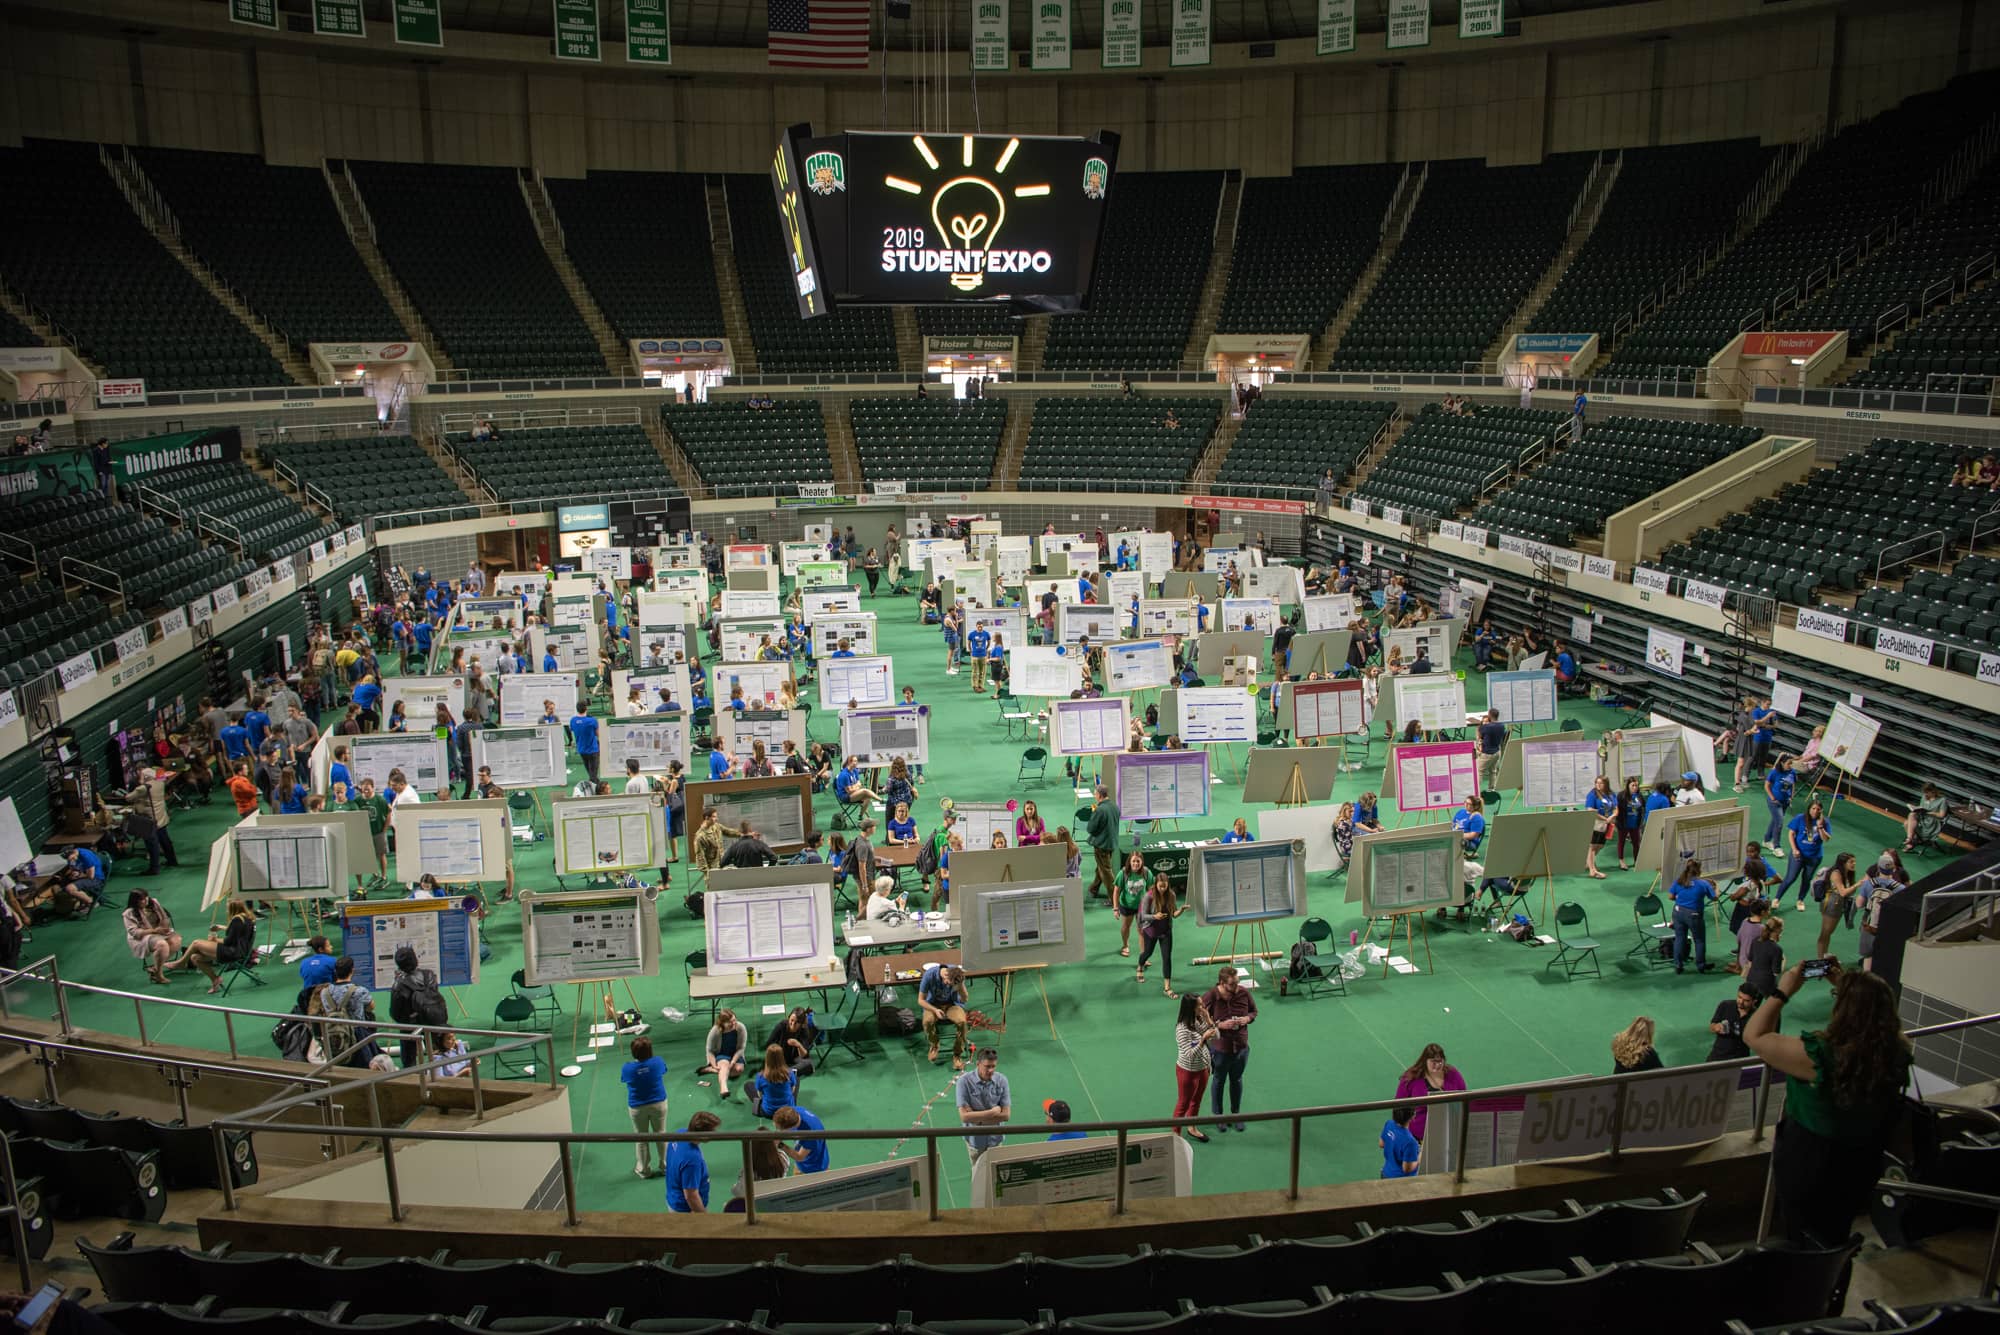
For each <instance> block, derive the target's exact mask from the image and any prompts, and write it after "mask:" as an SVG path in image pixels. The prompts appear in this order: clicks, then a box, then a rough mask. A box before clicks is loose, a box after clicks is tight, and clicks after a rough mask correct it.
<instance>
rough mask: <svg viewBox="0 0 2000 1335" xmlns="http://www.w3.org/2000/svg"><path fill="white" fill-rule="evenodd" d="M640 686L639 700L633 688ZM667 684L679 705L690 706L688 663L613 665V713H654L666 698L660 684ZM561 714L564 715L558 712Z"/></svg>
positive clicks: (691, 691)
mask: <svg viewBox="0 0 2000 1335" xmlns="http://www.w3.org/2000/svg"><path fill="white" fill-rule="evenodd" d="M634 686H637V687H638V688H639V703H638V704H637V705H636V706H635V705H633V704H632V703H631V701H632V688H633V687H634ZM662 686H664V687H666V688H667V693H668V694H669V695H671V696H672V698H673V702H674V706H675V708H676V709H681V710H684V709H687V708H688V702H689V701H691V700H692V699H694V688H693V686H692V685H691V684H690V681H689V678H688V669H687V664H685V663H674V664H672V665H670V666H668V667H656V668H613V669H612V670H611V705H612V711H611V712H612V713H613V714H615V715H617V716H618V717H619V718H636V717H640V716H642V715H646V714H651V713H653V712H654V711H655V710H656V709H658V708H659V705H660V701H661V699H662V698H663V697H662V696H661V694H660V688H661V687H662ZM557 717H562V715H560V714H558V715H557Z"/></svg>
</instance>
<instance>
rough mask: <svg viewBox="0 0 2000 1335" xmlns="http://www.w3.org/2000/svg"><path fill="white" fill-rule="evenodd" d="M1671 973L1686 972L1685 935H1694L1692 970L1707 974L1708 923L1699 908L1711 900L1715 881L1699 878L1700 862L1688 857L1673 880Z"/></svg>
mask: <svg viewBox="0 0 2000 1335" xmlns="http://www.w3.org/2000/svg"><path fill="white" fill-rule="evenodd" d="M1671 893H1672V894H1673V897H1674V972H1675V973H1685V972H1687V969H1686V964H1687V945H1688V937H1690V936H1692V937H1693V938H1694V966H1695V972H1696V973H1707V972H1708V969H1709V964H1708V922H1707V919H1706V918H1704V917H1703V915H1702V911H1703V910H1704V909H1705V908H1707V906H1708V905H1710V904H1713V903H1714V902H1715V883H1714V882H1713V881H1707V880H1704V879H1702V875H1701V864H1700V863H1699V862H1696V861H1695V860H1694V859H1693V858H1689V859H1688V860H1687V861H1686V862H1684V863H1682V864H1681V874H1680V875H1679V876H1678V877H1676V878H1675V879H1674V884H1673V889H1672V892H1671Z"/></svg>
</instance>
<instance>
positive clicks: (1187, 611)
mask: <svg viewBox="0 0 2000 1335" xmlns="http://www.w3.org/2000/svg"><path fill="white" fill-rule="evenodd" d="M1196 625H1197V618H1196V615H1195V610H1194V602H1193V600H1191V599H1188V598H1141V599H1140V600H1139V633H1140V634H1141V635H1178V636H1179V637H1181V638H1182V639H1187V638H1188V637H1189V636H1191V635H1193V634H1194V633H1195V626H1196Z"/></svg>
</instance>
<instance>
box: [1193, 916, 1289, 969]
mask: <svg viewBox="0 0 2000 1335" xmlns="http://www.w3.org/2000/svg"><path fill="white" fill-rule="evenodd" d="M1249 927H1250V933H1251V936H1250V949H1249V951H1248V952H1247V953H1246V952H1244V951H1241V950H1238V949H1237V947H1238V945H1240V944H1241V941H1242V934H1243V928H1244V924H1243V923H1240V922H1239V923H1228V924H1224V925H1223V926H1220V927H1217V928H1216V929H1215V944H1214V945H1213V946H1210V947H1209V952H1208V954H1206V955H1201V956H1198V957H1196V958H1195V959H1194V960H1193V961H1191V962H1192V963H1195V964H1234V963H1235V962H1236V961H1238V960H1275V959H1283V958H1284V956H1285V952H1284V951H1282V950H1273V949H1271V937H1270V933H1269V932H1268V931H1266V930H1265V926H1264V924H1263V922H1262V921H1258V922H1253V923H1250V924H1249ZM1224 932H1228V933H1229V953H1228V954H1226V955H1225V954H1223V953H1222V934H1223V933H1224Z"/></svg>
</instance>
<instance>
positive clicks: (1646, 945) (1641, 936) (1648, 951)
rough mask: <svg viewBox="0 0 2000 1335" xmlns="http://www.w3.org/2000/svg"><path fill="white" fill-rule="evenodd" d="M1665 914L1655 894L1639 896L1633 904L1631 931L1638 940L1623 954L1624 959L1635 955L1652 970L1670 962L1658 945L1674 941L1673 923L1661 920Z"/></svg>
mask: <svg viewBox="0 0 2000 1335" xmlns="http://www.w3.org/2000/svg"><path fill="white" fill-rule="evenodd" d="M1665 912H1666V909H1665V907H1664V906H1662V905H1661V903H1660V897H1659V896H1658V895H1655V894H1650V893H1649V894H1643V895H1640V896H1639V898H1638V899H1637V900H1635V901H1634V902H1633V904H1632V930H1633V932H1634V933H1635V934H1636V935H1637V938H1638V939H1637V940H1635V941H1634V942H1633V943H1632V948H1631V949H1630V950H1628V951H1626V952H1625V958H1627V959H1630V958H1632V956H1634V955H1637V956H1639V957H1640V958H1642V959H1644V960H1645V961H1646V963H1647V965H1648V966H1650V967H1652V968H1658V967H1659V966H1660V965H1662V964H1666V963H1669V962H1671V960H1670V957H1669V956H1665V955H1662V954H1661V953H1660V943H1661V942H1662V941H1671V940H1673V939H1674V925H1673V923H1671V922H1669V921H1665V920H1663V918H1662V916H1661V915H1663V914H1664V913H1665Z"/></svg>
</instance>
